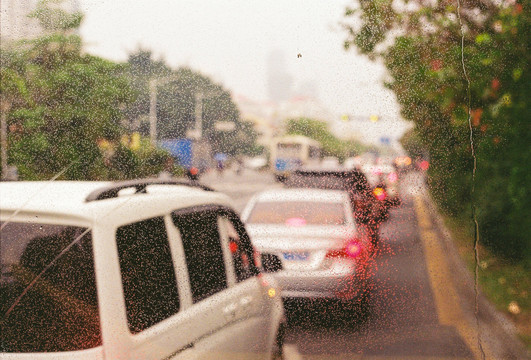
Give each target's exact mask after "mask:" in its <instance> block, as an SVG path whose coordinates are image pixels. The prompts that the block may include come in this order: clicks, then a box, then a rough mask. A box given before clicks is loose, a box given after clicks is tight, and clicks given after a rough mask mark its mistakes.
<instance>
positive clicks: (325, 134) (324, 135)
mask: <svg viewBox="0 0 531 360" xmlns="http://www.w3.org/2000/svg"><path fill="white" fill-rule="evenodd" d="M286 133H287V134H294V135H295V134H297V135H304V136H307V137H309V138H312V139H314V140H317V141H319V142H320V143H321V146H322V148H323V155H325V156H334V157H337V158H338V159H340V160H341V161H343V160H344V159H346V158H347V157H350V156H355V155H358V154H360V153H361V152H362V150H363V147H362V146H361V145H360V144H358V143H357V142H354V141H346V140H341V139H338V138H337V137H335V136H334V135H333V134H332V133H331V132H330V131H329V130H328V126H327V124H326V123H325V122H322V121H320V120H314V119H308V118H299V119H288V120H287V123H286Z"/></svg>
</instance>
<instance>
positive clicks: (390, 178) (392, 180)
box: [361, 165, 402, 206]
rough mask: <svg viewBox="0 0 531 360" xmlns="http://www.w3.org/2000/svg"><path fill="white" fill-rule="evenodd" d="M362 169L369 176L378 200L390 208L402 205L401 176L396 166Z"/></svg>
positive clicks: (365, 167)
mask: <svg viewBox="0 0 531 360" xmlns="http://www.w3.org/2000/svg"><path fill="white" fill-rule="evenodd" d="M361 169H362V171H363V172H364V173H365V175H366V176H367V180H368V181H369V184H370V185H371V187H372V188H373V193H374V195H375V196H376V198H378V199H379V200H381V201H383V202H385V203H386V204H387V205H388V206H398V205H400V204H401V203H402V201H401V198H400V194H399V181H398V179H399V178H398V177H399V175H398V171H397V170H396V169H395V167H394V166H392V165H364V166H362V167H361Z"/></svg>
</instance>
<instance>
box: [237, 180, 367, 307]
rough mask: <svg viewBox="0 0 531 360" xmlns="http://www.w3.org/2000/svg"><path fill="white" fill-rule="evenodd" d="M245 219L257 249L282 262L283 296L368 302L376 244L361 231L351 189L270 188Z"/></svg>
mask: <svg viewBox="0 0 531 360" xmlns="http://www.w3.org/2000/svg"><path fill="white" fill-rule="evenodd" d="M242 219H243V221H244V222H245V224H246V227H247V230H248V231H249V234H250V235H251V239H252V241H253V244H254V246H255V247H256V248H257V250H259V251H260V252H262V253H265V254H273V255H276V256H277V257H278V258H280V263H279V264H277V267H278V268H279V269H280V270H279V271H277V272H276V273H275V274H274V276H275V278H276V279H277V281H278V284H279V286H280V288H281V291H282V297H284V298H290V299H291V298H332V299H340V300H342V301H345V302H352V303H356V302H358V300H360V299H366V298H367V295H368V291H369V289H368V287H369V283H370V281H369V280H370V279H369V277H370V270H371V261H370V259H371V257H370V256H371V252H372V251H371V246H372V245H371V242H370V239H369V237H368V236H367V234H364V233H362V231H361V230H359V229H358V228H357V227H356V224H355V221H354V218H353V214H352V208H351V205H350V200H349V197H348V193H347V192H346V191H341V190H321V189H300V188H294V189H274V190H267V191H264V192H262V193H259V194H258V195H256V196H254V197H253V198H252V199H251V200H250V201H249V203H248V204H247V206H246V208H245V209H244V211H243V213H242Z"/></svg>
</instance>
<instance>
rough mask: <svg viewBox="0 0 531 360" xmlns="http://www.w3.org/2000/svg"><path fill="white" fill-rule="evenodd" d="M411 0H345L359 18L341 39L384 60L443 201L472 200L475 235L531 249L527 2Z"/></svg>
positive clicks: (461, 209)
mask: <svg viewBox="0 0 531 360" xmlns="http://www.w3.org/2000/svg"><path fill="white" fill-rule="evenodd" d="M409 3H410V5H409V6H408V7H407V9H406V8H404V7H401V8H400V7H396V6H394V5H393V2H392V0H378V1H373V0H360V1H359V2H358V4H359V6H357V7H352V8H349V9H347V10H346V18H347V19H350V18H352V17H357V18H358V19H359V20H361V26H354V25H350V24H348V23H347V24H345V29H346V31H347V34H348V35H347V40H346V42H345V46H346V47H347V48H348V47H350V46H351V45H355V47H356V48H357V49H358V51H359V52H361V53H363V54H366V55H368V56H370V57H371V58H374V59H376V58H379V59H381V60H383V63H384V64H385V66H386V67H387V70H388V72H389V74H390V76H391V78H392V81H390V82H389V83H388V84H387V86H388V87H389V88H390V89H392V90H393V91H394V92H395V93H396V95H397V99H398V101H399V103H400V105H401V110H402V115H403V116H404V117H405V118H406V119H408V120H412V121H413V122H414V123H415V132H416V134H417V136H418V138H419V139H420V141H421V142H422V145H423V146H424V148H426V149H427V150H428V151H429V154H430V157H431V165H432V166H431V167H430V170H429V176H430V183H431V185H432V187H431V188H432V192H433V193H434V195H435V198H436V199H437V200H438V201H439V203H440V204H441V206H442V208H443V209H445V210H446V211H447V212H449V213H450V214H453V215H456V216H462V215H470V213H471V209H472V206H471V204H474V206H475V209H477V212H476V214H477V219H478V221H479V229H480V241H482V242H483V243H484V244H486V245H488V246H489V247H491V248H492V249H494V250H496V251H497V252H498V253H501V254H504V255H505V256H507V257H508V258H511V259H522V258H527V259H531V244H530V242H529V241H527V239H528V234H529V232H530V231H531V221H530V220H529V219H530V216H531V213H530V211H531V210H530V209H531V206H530V200H529V198H530V196H529V186H526V184H529V181H531V171H530V167H529V165H528V164H529V159H530V157H531V147H530V146H529V144H530V143H531V138H530V137H531V135H530V134H531V131H530V122H529V120H528V117H529V110H528V105H527V104H528V99H529V96H530V94H529V83H530V80H531V79H530V74H529V60H530V59H529V57H530V55H529V41H530V39H531V37H530V36H529V35H530V34H529V29H530V26H529V3H528V2H526V3H525V4H523V3H521V2H518V1H515V2H513V3H512V4H508V3H507V2H505V3H503V4H497V3H495V2H491V1H484V0H470V1H461V2H459V3H453V2H448V1H444V0H438V1H432V2H425V1H420V0H418V1H417V0H415V1H409ZM399 9H401V10H399ZM474 165H475V166H476V169H477V171H476V173H475V182H473V181H472V180H473V179H472V169H473V168H474ZM473 186H474V187H475V191H472V190H473Z"/></svg>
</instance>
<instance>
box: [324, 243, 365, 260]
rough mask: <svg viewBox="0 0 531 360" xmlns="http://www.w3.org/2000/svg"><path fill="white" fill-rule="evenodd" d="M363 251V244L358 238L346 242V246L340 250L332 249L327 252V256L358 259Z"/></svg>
mask: <svg viewBox="0 0 531 360" xmlns="http://www.w3.org/2000/svg"><path fill="white" fill-rule="evenodd" d="M362 252H363V245H362V244H361V242H359V241H358V240H357V239H354V240H350V241H348V242H347V243H346V245H345V247H343V248H342V249H338V250H330V251H329V252H328V253H327V254H326V258H328V259H330V258H347V259H348V258H350V259H356V258H358V257H359V256H360V254H361V253H362Z"/></svg>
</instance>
